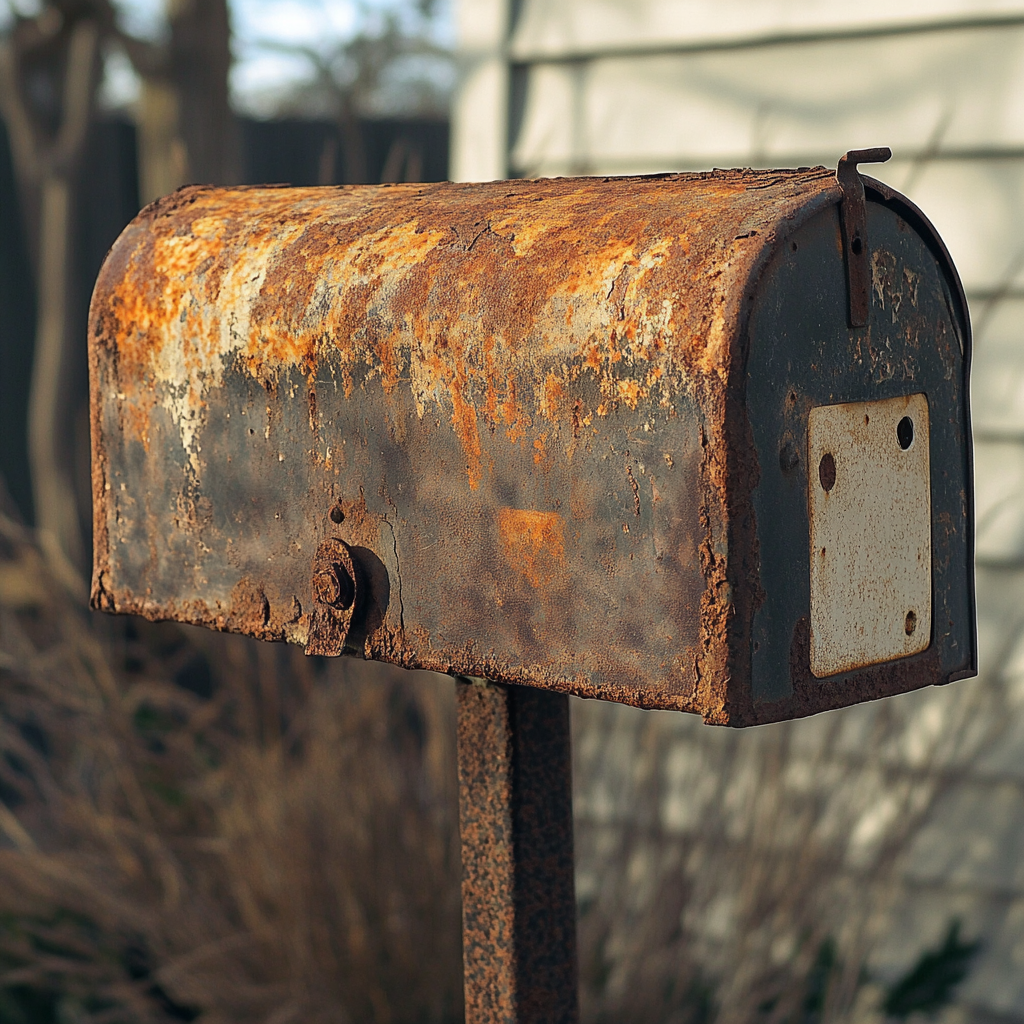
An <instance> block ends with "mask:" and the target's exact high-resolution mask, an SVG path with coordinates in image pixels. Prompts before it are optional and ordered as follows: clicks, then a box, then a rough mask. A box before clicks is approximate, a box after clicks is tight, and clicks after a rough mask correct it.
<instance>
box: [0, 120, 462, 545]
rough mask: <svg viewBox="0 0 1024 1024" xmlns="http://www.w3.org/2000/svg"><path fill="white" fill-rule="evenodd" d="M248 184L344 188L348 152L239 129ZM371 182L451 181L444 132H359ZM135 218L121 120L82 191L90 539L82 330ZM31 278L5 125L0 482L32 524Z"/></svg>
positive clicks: (82, 455) (399, 128)
mask: <svg viewBox="0 0 1024 1024" xmlns="http://www.w3.org/2000/svg"><path fill="white" fill-rule="evenodd" d="M241 127H242V150H243V173H244V180H245V182H247V183H249V184H257V183H262V182H274V183H287V184H291V185H316V184H321V183H336V182H338V181H340V180H342V177H343V173H344V172H343V168H344V167H345V160H344V143H343V140H342V137H341V133H340V132H339V130H338V127H337V126H336V125H334V124H331V123H329V122H315V121H298V120H289V121H253V120H243V122H242V126H241ZM360 129H361V134H362V140H363V150H364V154H363V156H364V160H365V167H366V180H367V181H371V182H372V181H381V180H382V179H384V178H385V177H387V178H392V179H393V178H394V177H395V176H396V175H397V176H398V177H399V180H402V179H404V178H405V177H406V176H414V177H416V178H419V179H420V180H422V181H443V180H445V179H446V178H447V176H448V123H447V121H443V120H398V119H381V120H365V121H362V122H361V124H360ZM138 209H139V185H138V163H137V160H136V140H135V127H134V125H132V124H131V123H130V122H128V121H126V120H122V119H114V118H107V119H101V120H99V121H97V122H96V124H95V125H94V127H93V129H92V132H91V136H90V139H89V145H88V149H87V152H86V155H85V159H84V160H83V162H82V168H81V172H80V174H79V181H78V186H77V206H76V223H75V229H74V238H73V239H72V246H73V252H74V266H75V279H74V282H73V296H72V302H73V308H74V311H75V313H74V315H75V318H76V321H77V322H78V323H79V324H80V325H81V329H80V332H79V333H80V335H81V339H82V344H81V346H80V347H79V350H78V363H77V365H76V368H75V393H76V396H77V399H76V402H75V408H74V410H71V411H70V416H69V423H71V424H73V427H72V429H74V431H75V435H76V452H78V456H77V462H78V465H77V466H76V472H77V479H78V480H79V481H80V482H79V486H78V491H79V494H80V495H81V496H82V502H81V504H82V509H81V512H82V518H83V524H82V525H83V528H84V530H85V531H88V530H89V523H88V521H87V520H88V511H87V501H88V494H89V487H88V473H89V466H88V422H87V416H86V409H87V374H86V363H85V330H86V326H85V325H86V319H87V314H88V309H89V296H90V294H91V292H92V284H93V281H94V280H95V278H96V274H97V272H98V271H99V268H100V264H101V263H102V262H103V257H104V256H105V255H106V252H107V250H108V249H109V247H110V245H111V244H112V243H113V241H114V239H115V238H116V237H117V236H118V234H119V233H120V231H121V229H122V228H123V227H124V226H125V225H126V224H127V223H128V221H129V220H131V218H132V217H134V216H135V214H136V212H137V211H138ZM35 315H36V311H35V303H34V292H33V284H32V270H31V266H30V261H29V257H28V251H27V247H26V244H25V232H24V228H23V225H22V220H21V214H20V211H19V209H18V203H17V193H16V190H15V186H14V175H13V170H12V167H11V154H10V147H9V145H8V141H7V134H6V132H5V131H4V129H3V125H2V123H0V474H2V477H3V478H4V479H5V480H6V483H7V487H8V489H9V490H10V493H11V496H12V497H13V498H14V501H15V503H16V504H17V505H18V507H19V508H20V509H21V511H22V514H23V515H24V516H25V518H26V519H28V520H29V521H31V520H32V518H33V509H32V488H31V480H30V476H29V467H28V457H27V444H26V432H27V427H26V423H27V412H28V391H29V380H30V377H31V373H32V339H33V334H34V329H35Z"/></svg>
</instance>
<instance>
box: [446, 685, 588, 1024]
mask: <svg viewBox="0 0 1024 1024" xmlns="http://www.w3.org/2000/svg"><path fill="white" fill-rule="evenodd" d="M457 688H458V707H459V731H458V758H459V828H460V832H461V837H462V922H463V923H462V948H463V952H462V957H463V971H464V975H465V994H466V1021H467V1024H575V1022H576V1021H577V1019H578V1010H577V966H576V899H575V888H574V876H573V832H572V765H571V759H570V739H569V704H568V698H567V697H566V696H565V695H564V694H560V693H547V692H545V691H543V690H536V689H531V688H527V687H521V686H502V685H500V684H495V683H487V682H484V681H483V680H465V679H461V680H459V682H458V687H457Z"/></svg>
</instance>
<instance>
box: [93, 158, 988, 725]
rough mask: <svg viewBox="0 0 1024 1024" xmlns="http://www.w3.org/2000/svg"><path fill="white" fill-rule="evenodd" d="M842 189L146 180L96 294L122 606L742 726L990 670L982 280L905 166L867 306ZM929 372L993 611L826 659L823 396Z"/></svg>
mask: <svg viewBox="0 0 1024 1024" xmlns="http://www.w3.org/2000/svg"><path fill="white" fill-rule="evenodd" d="M841 199H842V193H841V192H840V190H839V187H838V185H837V184H836V181H835V178H834V176H833V174H832V173H831V172H829V171H826V170H825V169H823V168H817V169H812V170H802V171H771V172H755V171H729V172H713V173H708V174H699V175H674V176H661V177H653V178H619V179H556V180H547V181H513V182H494V183H489V184H477V185H459V184H439V185H398V186H365V187H362V186H360V187H349V188H340V189H339V188H322V189H291V188H288V189H284V188H252V189H250V188H245V189H243V188H234V189H214V188H205V187H192V188H187V189H183V190H181V191H179V192H177V193H175V194H174V195H172V196H169V197H168V198H166V199H164V200H161V201H160V202H158V203H156V204H154V205H152V206H150V207H148V208H147V209H146V210H144V211H143V212H142V213H141V214H140V215H139V217H138V218H137V219H136V220H135V221H134V222H133V223H132V224H131V225H129V227H128V228H127V229H126V230H125V232H124V234H123V235H122V236H121V238H120V239H119V240H118V242H117V243H116V244H115V246H114V248H113V250H112V251H111V253H110V255H109V257H108V259H107V262H106V263H105V265H104V267H103V270H102V272H101V274H100V278H99V281H98V283H97V286H96V291H95V294H94V296H93V304H92V311H91V323H90V353H91V356H90V358H91V373H92V389H93V445H94V452H93V459H94V463H93V473H94V491H95V571H94V577H93V603H94V605H95V606H96V607H99V608H103V609H106V610H110V611H117V612H132V613H137V614H142V615H145V616H147V617H150V618H172V619H177V620H179V621H185V622H193V623H199V624H203V625H207V626H212V627H214V628H217V629H225V630H234V631H238V632H244V633H248V634H250V635H252V636H257V637H260V638H263V639H269V640H288V641H291V642H294V643H300V644H306V645H307V650H309V651H310V652H312V653H341V652H342V650H343V649H344V650H346V651H347V652H349V653H358V654H361V655H363V656H365V657H369V658H375V659H379V660H384V661H389V662H394V663H397V664H401V665H405V666H408V667H416V668H427V669H434V670H438V671H442V672H458V673H465V674H468V675H479V676H486V677H488V678H491V679H494V680H498V681H504V682H511V683H528V684H533V685H538V686H545V687H549V688H554V689H558V690H563V691H568V692H572V693H577V694H581V695H584V696H590V697H600V698H604V699H610V700H617V701H623V702H626V703H631V704H637V705H640V706H644V707H655V708H675V709H679V710H686V711H694V712H698V713H700V714H702V715H704V717H705V718H706V719H707V720H708V721H711V722H717V723H726V724H740V725H742V724H751V723H754V722H758V721H770V720H773V719H777V718H783V717H791V716H793V715H798V714H808V713H811V712H814V711H818V710H822V709H824V708H827V707H836V706H842V705H845V704H848V703H851V702H853V701H856V700H860V699H864V698H865V697H869V696H877V695H881V694H883V693H889V692H896V691H898V690H905V689H910V688H913V687H915V686H920V685H924V684H926V683H929V682H937V681H945V680H946V679H947V678H949V677H950V676H952V675H954V674H956V673H957V672H959V673H960V674H965V673H969V672H970V670H971V669H972V667H973V664H974V646H973V643H974V641H973V629H974V626H973V617H972V616H973V603H972V600H973V599H972V597H971V588H972V576H971V572H970V549H969V544H970V540H969V530H968V528H967V524H968V520H969V511H970V508H969V503H970V494H969V458H970V455H969V445H968V437H969V435H968V420H967V408H966V373H967V363H968V358H969V335H968V325H967V321H966V314H965V307H964V305H963V302H962V295H961V294H960V292H959V284H958V282H957V278H956V273H955V270H954V269H953V268H952V266H951V264H950V263H949V261H948V258H946V257H945V254H944V251H943V250H942V249H941V243H940V242H938V240H937V238H935V236H934V233H933V232H931V231H930V229H929V228H928V226H927V223H926V222H924V220H923V218H920V216H919V215H918V214H916V212H915V211H914V210H913V208H912V207H911V206H910V205H909V204H906V203H905V201H902V200H900V199H899V197H895V196H894V195H893V194H891V193H889V192H888V191H887V190H885V189H884V188H883V187H882V186H877V185H871V184H869V191H868V200H869V202H868V209H869V219H868V229H869V244H872V245H873V246H875V243H874V241H873V238H874V237H875V236H877V238H878V240H879V241H878V245H877V246H875V247H874V251H873V259H874V263H873V267H874V272H875V279H874V289H873V297H872V314H871V323H870V324H869V325H868V326H867V327H866V328H848V327H847V321H846V309H847V299H846V279H845V275H844V270H843V267H844V263H843V253H842V241H841V233H840V230H839V219H838V204H839V203H840V201H841ZM872 232H873V233H874V234H873V235H872V234H870V233H872ZM887 261H888V262H887ZM886 275H888V276H886ZM901 275H902V276H901ZM890 279H891V280H890ZM906 281H912V282H913V289H912V291H913V295H911V293H910V292H911V286H910V285H906V284H904V283H903V282H906ZM887 282H888V283H887ZM894 282H895V283H894ZM893 289H896V291H899V296H898V297H897V295H896V291H894V290H893ZM801 332H802V333H801ZM812 335H813V337H811V336H812ZM826 343H827V344H826ZM823 345H824V346H825V347H824V348H823V347H822V346H823ZM787 346H789V348H787ZM816 346H817V347H816ZM790 349H791V350H792V352H793V353H799V359H796V361H794V359H795V358H796V357H794V358H788V357H786V355H785V354H786V352H787V351H790ZM879 353H881V356H879ZM804 359H806V365H801V364H800V360H804ZM943 382H944V383H943ZM943 388H944V389H945V390H944V391H943V390H942V389H943ZM936 389H938V390H936ZM748 391H749V396H748ZM922 391H923V392H927V393H928V395H929V402H930V404H931V409H932V414H931V415H932V418H933V420H941V421H943V422H946V423H947V424H952V425H951V426H949V429H948V430H947V431H946V434H948V435H949V436H946V434H944V435H943V437H944V438H945V440H943V441H942V444H943V445H944V446H945V447H943V448H942V453H943V457H944V458H947V463H946V464H945V465H944V466H943V468H942V471H941V474H944V475H945V478H946V479H947V483H948V484H949V486H948V487H947V490H948V491H949V493H950V494H953V492H955V495H956V497H955V501H954V500H953V499H952V498H949V495H946V497H940V499H939V500H938V501H936V497H935V494H934V493H933V497H932V503H933V506H936V507H935V509H934V510H933V516H937V517H939V518H938V520H937V521H939V522H941V531H944V532H943V533H942V537H944V538H945V540H944V541H942V543H944V544H945V547H943V548H942V550H941V551H936V552H933V557H934V558H935V560H936V562H937V563H942V560H943V559H945V563H944V564H948V565H952V566H953V569H952V570H951V574H950V573H947V578H945V581H944V582H942V581H940V580H939V577H938V575H937V576H936V581H937V582H936V584H935V585H936V586H937V587H938V586H939V584H940V582H942V585H943V586H947V587H948V588H950V589H951V591H952V590H957V588H959V590H958V592H962V593H963V595H964V597H963V600H959V598H958V599H957V600H959V604H957V601H953V603H952V604H950V605H949V608H948V609H947V610H948V611H949V612H950V614H949V615H947V617H946V619H943V620H942V622H941V623H938V617H939V616H938V611H937V612H936V621H937V624H936V625H935V627H934V630H935V637H934V639H933V641H932V642H931V644H930V645H929V648H928V650H926V651H925V652H924V653H923V654H916V655H914V656H913V657H910V658H903V659H900V660H899V661H893V662H889V663H886V664H883V665H874V666H870V667H866V668H864V669H863V670H855V671H853V672H848V673H845V674H844V675H842V676H838V677H835V678H832V679H827V680H818V679H815V678H813V677H812V676H811V675H810V673H809V672H808V671H806V667H805V663H806V660H807V652H806V648H807V639H806V634H807V625H806V622H807V615H808V611H807V608H806V589H807V586H806V583H803V584H800V583H799V578H800V574H801V572H802V573H803V575H804V576H806V573H807V565H808V554H807V536H808V534H807V503H806V488H807V473H806V471H805V468H804V463H805V461H806V458H804V459H803V460H801V458H800V454H801V452H803V451H804V444H805V441H804V438H805V435H806V422H807V414H808V410H809V408H810V407H811V406H816V405H819V404H830V403H833V402H843V401H847V402H849V401H860V400H866V398H868V397H873V398H887V397H889V396H891V395H894V394H898V395H902V394H910V393H917V392H922ZM940 392H941V394H940ZM790 393H792V394H793V395H794V396H795V397H794V399H793V400H792V401H789V397H788V396H789V395H790ZM787 402H789V404H788V405H787V404H786V403H787ZM773 403H774V405H773ZM943 417H944V420H943ZM801 423H802V424H803V426H802V428H801V425H800V424H801ZM801 429H803V431H804V434H803V435H801V434H800V430H801ZM935 429H936V428H935V425H934V423H933V426H932V430H933V433H934V431H935ZM950 432H952V433H950ZM940 433H941V430H940ZM783 435H785V436H783ZM954 435H955V437H954ZM787 439H788V440H789V441H790V442H792V444H793V445H795V448H796V452H797V459H796V462H795V464H794V465H790V466H789V468H788V469H787V470H786V472H785V473H783V474H782V476H780V473H782V470H780V455H779V451H780V447H779V446H780V444H783V445H784V444H785V443H786V441H787ZM957 445H959V448H957V447H956V446H957ZM933 452H934V448H933ZM951 453H952V456H951ZM950 458H951V461H950ZM783 461H786V460H785V459H783ZM934 461H935V456H934V455H933V463H934ZM941 474H940V475H941ZM932 475H933V477H934V476H936V473H935V472H934V471H933V474H932ZM776 477H778V478H779V479H778V480H777V479H776ZM780 481H781V482H780ZM766 483H767V487H766V486H765V484H766ZM779 488H783V489H784V490H785V493H784V494H783V493H781V492H780V494H778V495H774V492H775V490H778V489H779ZM787 488H788V490H786V489H787ZM801 488H802V489H801ZM950 488H951V489H950ZM933 490H934V488H933ZM765 494H769V495H774V496H773V497H770V498H769V499H768V500H769V505H767V506H765V505H764V502H763V501H762V498H763V497H764V495H765ZM793 495H797V498H794V497H793ZM801 495H802V497H800V496H801ZM947 499H948V500H947ZM787 502H788V504H787ZM794 502H795V504H794ZM772 503H774V504H772ZM954 505H955V506H956V507H955V508H954V507H953V506H954ZM792 508H795V509H797V511H796V512H791V509H792ZM800 509H802V512H801V511H800ZM780 513H785V517H788V519H792V518H793V517H794V516H795V519H796V520H797V522H795V524H794V523H790V522H784V521H781V520H780V519H779V514H780ZM801 515H802V516H803V519H802V521H801V520H800V516H801ZM801 529H802V531H803V532H802V533H800V530H801ZM794 531H795V532H794ZM936 536H937V534H936V532H935V530H934V529H933V538H934V537H936ZM794 538H795V539H794ZM786 552H788V555H786ZM763 553H767V560H768V562H769V563H771V565H772V566H773V567H774V566H776V564H777V563H778V564H781V563H783V562H785V559H786V558H787V557H788V558H789V560H790V563H789V564H788V565H786V566H785V568H784V571H782V570H777V569H775V568H773V571H779V572H780V573H781V575H780V580H779V581H772V580H767V579H766V578H765V561H764V559H763V557H762V555H763ZM954 577H955V578H954ZM783 578H785V579H786V580H789V582H788V583H785V584H783V583H782V582H781V580H782V579H783ZM793 580H797V581H798V582H797V583H796V584H793V585H792V586H791V585H790V584H791V583H792V581H793ZM780 586H782V587H783V590H785V594H780V596H779V597H778V599H777V600H775V602H774V605H773V607H772V608H771V609H767V611H769V612H770V615H769V616H768V618H766V597H767V595H775V594H776V591H777V590H778V588H779V587H780ZM786 595H788V596H786ZM940 598H941V595H937V598H936V602H935V606H936V609H938V608H939V606H940V605H941V604H942V602H941V600H940ZM773 600H774V598H773ZM801 601H803V604H802V605H801V604H800V602H801ZM947 604H949V602H947ZM954 605H955V606H956V607H955V608H954V607H953V606H954ZM943 607H945V605H943ZM951 616H953V617H955V618H956V619H957V621H955V622H951V623H950V625H949V626H948V627H947V626H946V621H947V619H949V618H950V617H951ZM943 631H945V634H948V635H944V634H943ZM950 638H952V643H953V647H952V648H950ZM762 651H763V652H765V653H764V654H762Z"/></svg>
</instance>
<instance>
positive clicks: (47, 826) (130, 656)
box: [0, 517, 462, 1024]
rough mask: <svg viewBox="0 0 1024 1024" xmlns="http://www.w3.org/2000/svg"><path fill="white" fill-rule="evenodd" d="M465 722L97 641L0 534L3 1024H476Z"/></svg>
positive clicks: (28, 545)
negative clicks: (469, 974) (457, 759)
mask: <svg viewBox="0 0 1024 1024" xmlns="http://www.w3.org/2000/svg"><path fill="white" fill-rule="evenodd" d="M453 716H454V700H453V692H452V687H451V683H450V681H447V680H443V679H440V678H438V677H431V676H426V675H421V676H419V677H412V676H409V675H407V674H405V673H401V672H398V671H387V670H382V669H379V668H378V669H374V668H371V667H370V666H365V665H363V664H362V663H351V662H348V661H333V662H330V663H321V662H317V661H315V660H314V659H306V658H304V657H303V655H302V654H301V653H299V652H297V651H294V650H290V649H285V648H282V647H277V646H271V645H258V644H255V643H251V642H248V641H245V640H243V639H241V638H238V637H223V636H216V635H213V634H205V633H200V632H199V631H191V630H187V631H186V630H182V629H179V628H177V627H173V626H160V627H158V626H153V625H149V624H146V623H141V622H136V623H134V624H133V625H131V626H130V627H129V628H127V629H126V628H125V623H124V622H121V621H117V620H103V619H100V618H97V617H94V616H90V615H88V614H86V613H84V612H82V611H81V610H80V609H79V608H77V607H76V606H75V605H74V603H73V602H72V601H70V600H69V599H68V598H67V597H66V596H65V595H64V594H63V592H62V591H61V589H60V587H59V586H58V585H56V584H55V583H54V582H53V581H52V580H51V578H50V576H49V575H48V573H47V571H46V568H45V565H44V563H43V560H42V559H41V557H40V555H39V553H38V551H37V550H36V548H35V547H34V545H33V544H32V541H31V537H29V536H28V535H27V533H26V532H25V531H23V530H22V529H21V528H20V527H19V526H17V525H16V524H15V523H14V522H12V521H11V519H9V518H7V517H0V799H2V802H0V833H2V840H3V842H2V849H0V878H2V879H3V884H2V886H0V991H2V992H3V993H4V996H3V998H2V999H0V1021H11V1022H13V1021H16V1020H19V1019H24V1020H26V1021H27V1020H31V1021H33V1022H40V1024H41V1022H43V1021H45V1020H47V1019H52V1020H57V1019H60V1020H61V1021H63V1022H68V1021H73V1020H74V1021H82V1022H85V1021H90V1022H96V1024H99V1022H101V1021H111V1022H113V1021H124V1022H129V1021H131V1022H144V1021H145V1022H149V1021H152V1022H157V1021H167V1020H192V1019H199V1020H202V1021H204V1022H211V1024H213V1022H216V1024H220V1022H224V1024H227V1022H235V1021H238V1022H241V1021H245V1022H252V1021H263V1022H266V1024H286V1022H290V1021H302V1022H304V1024H318V1022H325V1024H326V1022H328V1021H330V1022H347V1021H353V1022H355V1021H359V1022H364V1021H367V1022H381V1024H405V1022H421V1021H422V1022H447V1021H455V1020H460V1019H461V1016H462V1014H461V975H460V970H461V959H460V950H459V941H460V926H459V894H458V878H459V861H458V848H457V827H456V825H457V821H456V814H457V803H456V792H455V786H456V783H455V767H454V751H453V749H452V738H453V736H454V728H453V720H452V719H453Z"/></svg>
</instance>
